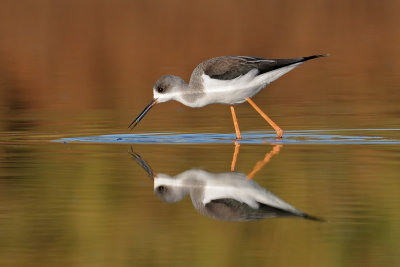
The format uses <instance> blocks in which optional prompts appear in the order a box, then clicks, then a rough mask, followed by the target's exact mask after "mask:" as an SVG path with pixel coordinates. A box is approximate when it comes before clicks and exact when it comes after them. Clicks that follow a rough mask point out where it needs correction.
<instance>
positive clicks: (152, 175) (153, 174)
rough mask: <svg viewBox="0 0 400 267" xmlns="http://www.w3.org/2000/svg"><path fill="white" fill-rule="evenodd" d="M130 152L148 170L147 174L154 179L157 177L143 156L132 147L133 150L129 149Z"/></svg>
mask: <svg viewBox="0 0 400 267" xmlns="http://www.w3.org/2000/svg"><path fill="white" fill-rule="evenodd" d="M128 153H129V154H130V155H131V156H132V157H134V158H135V160H136V162H137V163H138V164H139V165H140V166H141V167H142V168H143V169H144V170H145V171H146V172H147V174H148V175H149V176H150V177H151V178H152V179H154V177H155V173H154V172H153V170H152V169H151V167H150V165H149V164H147V162H146V161H145V160H144V159H142V157H141V156H140V155H139V154H138V153H135V152H133V149H132V147H131V151H128Z"/></svg>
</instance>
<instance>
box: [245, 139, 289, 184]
mask: <svg viewBox="0 0 400 267" xmlns="http://www.w3.org/2000/svg"><path fill="white" fill-rule="evenodd" d="M281 147H282V145H274V146H273V147H272V150H271V151H270V152H268V153H267V154H265V157H264V159H263V160H260V161H259V162H257V163H256V165H254V168H253V170H252V171H251V172H250V173H249V174H248V175H247V179H248V180H250V179H253V176H254V175H255V174H256V173H257V172H258V171H259V170H261V169H262V167H264V165H265V164H267V163H268V162H269V161H270V160H271V158H272V157H273V156H274V155H276V154H278V153H279V151H280V150H281Z"/></svg>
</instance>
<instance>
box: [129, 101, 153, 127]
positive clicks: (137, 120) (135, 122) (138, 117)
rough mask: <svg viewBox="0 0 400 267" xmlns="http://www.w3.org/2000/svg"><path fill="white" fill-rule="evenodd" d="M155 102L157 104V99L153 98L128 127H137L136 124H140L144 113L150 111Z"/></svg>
mask: <svg viewBox="0 0 400 267" xmlns="http://www.w3.org/2000/svg"><path fill="white" fill-rule="evenodd" d="M155 104H157V99H153V100H151V102H150V104H148V105H147V106H146V107H145V108H144V110H143V111H142V112H141V113H140V114H139V116H137V118H136V119H134V120H133V121H132V123H131V124H129V126H128V128H131V126H132V128H131V129H132V130H133V128H135V127H136V125H138V123H139V122H140V121H141V120H142V119H143V117H144V115H146V113H147V112H149V110H150V109H151V108H152V107H153V106H154V105H155Z"/></svg>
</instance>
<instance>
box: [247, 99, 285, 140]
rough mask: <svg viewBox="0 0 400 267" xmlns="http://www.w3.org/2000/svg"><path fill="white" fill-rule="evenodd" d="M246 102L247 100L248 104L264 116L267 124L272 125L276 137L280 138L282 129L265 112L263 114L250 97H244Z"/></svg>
mask: <svg viewBox="0 0 400 267" xmlns="http://www.w3.org/2000/svg"><path fill="white" fill-rule="evenodd" d="M246 100H247V102H249V104H250V105H251V106H252V107H253V108H254V109H255V110H256V111H257V112H258V113H259V114H260V115H261V117H263V118H264V120H266V121H267V122H268V123H269V125H271V126H272V128H274V130H275V131H276V138H278V139H281V138H282V136H283V130H282V129H281V128H280V127H279V126H278V125H277V124H276V123H275V122H273V121H272V120H271V119H270V118H269V117H268V116H267V114H265V113H264V112H263V111H262V110H261V109H260V108H259V107H258V106H257V105H256V103H254V102H253V100H251V99H250V98H246Z"/></svg>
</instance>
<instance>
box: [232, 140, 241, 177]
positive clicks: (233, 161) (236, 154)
mask: <svg viewBox="0 0 400 267" xmlns="http://www.w3.org/2000/svg"><path fill="white" fill-rule="evenodd" d="M239 147H240V144H239V143H238V142H235V151H234V152H233V158H232V163H231V172H234V171H235V169H236V161H237V157H238V155H239Z"/></svg>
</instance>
